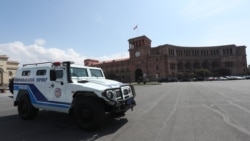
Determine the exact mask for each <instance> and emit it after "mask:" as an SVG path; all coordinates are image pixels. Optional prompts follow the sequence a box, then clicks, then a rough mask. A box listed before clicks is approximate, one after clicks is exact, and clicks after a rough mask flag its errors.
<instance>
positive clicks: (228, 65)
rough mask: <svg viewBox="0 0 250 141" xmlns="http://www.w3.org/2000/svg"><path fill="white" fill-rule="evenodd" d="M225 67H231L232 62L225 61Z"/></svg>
mask: <svg viewBox="0 0 250 141" xmlns="http://www.w3.org/2000/svg"><path fill="white" fill-rule="evenodd" d="M225 67H227V68H232V67H233V62H225Z"/></svg>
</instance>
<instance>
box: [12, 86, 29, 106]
mask: <svg viewBox="0 0 250 141" xmlns="http://www.w3.org/2000/svg"><path fill="white" fill-rule="evenodd" d="M22 95H28V96H29V92H28V91H27V90H19V92H18V94H17V97H16V99H15V101H14V106H17V105H18V102H19V100H20V98H21V97H22Z"/></svg>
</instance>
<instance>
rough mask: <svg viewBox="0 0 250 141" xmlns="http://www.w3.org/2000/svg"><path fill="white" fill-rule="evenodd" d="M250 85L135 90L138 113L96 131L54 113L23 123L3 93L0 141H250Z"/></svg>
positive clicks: (169, 85)
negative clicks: (79, 125)
mask: <svg viewBox="0 0 250 141" xmlns="http://www.w3.org/2000/svg"><path fill="white" fill-rule="evenodd" d="M249 86H250V80H235V81H205V82H173V83H162V84H160V85H136V86H135V89H136V92H137V96H136V101H137V106H136V107H135V108H134V110H133V111H128V112H127V114H126V116H125V117H122V118H117V119H112V118H110V117H107V120H106V122H105V124H104V125H103V127H102V128H101V129H99V130H96V131H94V132H86V131H82V130H79V129H78V128H77V127H76V126H75V125H74V122H73V121H72V119H69V117H68V116H67V114H62V113H56V112H50V111H40V113H39V116H38V117H37V118H36V119H35V120H32V121H24V120H21V119H20V118H19V117H18V115H17V111H16V107H13V103H12V99H11V97H9V96H11V95H4V96H3V94H0V140H3V141H8V140H9V141H33V140H36V141H44V140H46V141H52V140H53V141H54V140H60V141H93V140H98V141H250V118H249V117H250V90H249Z"/></svg>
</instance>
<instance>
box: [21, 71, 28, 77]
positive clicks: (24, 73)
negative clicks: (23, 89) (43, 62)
mask: <svg viewBox="0 0 250 141" xmlns="http://www.w3.org/2000/svg"><path fill="white" fill-rule="evenodd" d="M22 76H30V71H29V70H27V71H23V72H22Z"/></svg>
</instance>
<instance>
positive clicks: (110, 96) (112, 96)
mask: <svg viewBox="0 0 250 141" xmlns="http://www.w3.org/2000/svg"><path fill="white" fill-rule="evenodd" d="M106 97H107V98H108V99H113V98H114V93H113V91H112V90H109V91H106Z"/></svg>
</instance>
